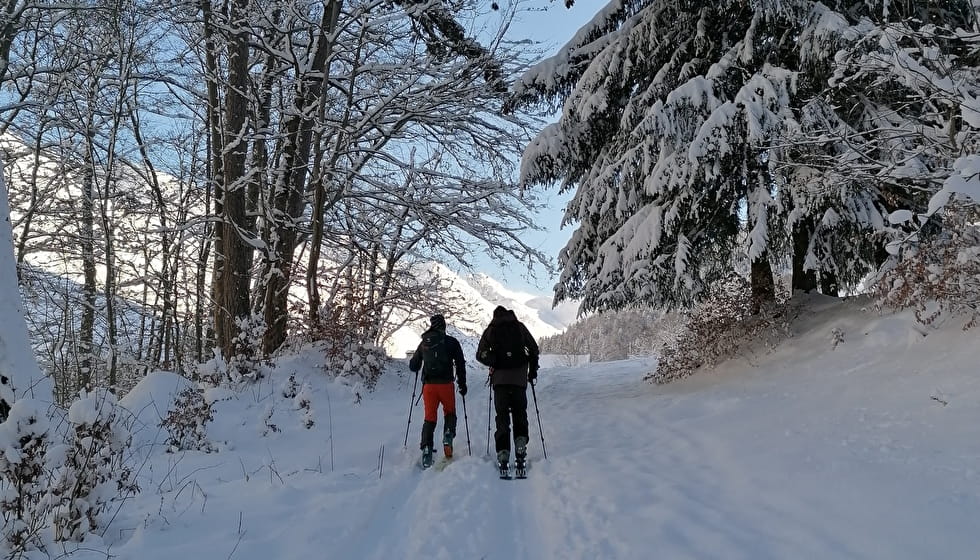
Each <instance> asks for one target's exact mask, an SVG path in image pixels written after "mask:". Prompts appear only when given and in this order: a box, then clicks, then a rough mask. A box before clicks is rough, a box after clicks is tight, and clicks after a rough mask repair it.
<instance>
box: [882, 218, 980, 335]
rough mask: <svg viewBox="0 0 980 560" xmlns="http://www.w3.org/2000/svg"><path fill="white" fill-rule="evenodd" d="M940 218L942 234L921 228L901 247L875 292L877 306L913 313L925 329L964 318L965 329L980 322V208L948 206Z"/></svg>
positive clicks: (940, 231) (939, 231) (883, 274)
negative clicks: (944, 318) (941, 319)
mask: <svg viewBox="0 0 980 560" xmlns="http://www.w3.org/2000/svg"><path fill="white" fill-rule="evenodd" d="M938 216H941V218H942V228H941V229H940V230H938V231H933V232H930V231H929V230H928V229H927V228H924V231H920V232H919V235H918V236H917V237H915V238H913V239H912V241H911V242H910V243H908V244H906V245H905V246H903V247H902V251H901V252H900V255H898V256H896V257H895V258H894V262H893V263H891V266H890V267H888V268H886V269H885V271H884V272H883V273H882V274H881V276H880V278H879V280H878V282H877V283H876V284H875V288H874V292H875V295H876V296H877V298H878V302H879V304H880V305H883V306H887V307H891V308H896V309H914V310H915V316H916V318H917V319H918V320H919V321H920V322H922V323H923V324H927V325H928V324H932V323H933V322H934V321H935V320H936V319H938V318H939V317H940V316H941V315H942V314H943V313H949V314H954V315H963V316H965V317H966V323H965V324H964V325H963V328H964V329H968V328H970V327H974V326H976V325H977V323H978V322H980V206H977V205H973V204H963V203H951V204H949V205H947V206H946V207H945V208H944V209H943V210H942V211H941V212H940V213H939V214H938ZM933 219H935V218H933ZM927 226H928V223H927ZM937 229H938V228H937Z"/></svg>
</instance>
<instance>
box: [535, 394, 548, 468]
mask: <svg viewBox="0 0 980 560" xmlns="http://www.w3.org/2000/svg"><path fill="white" fill-rule="evenodd" d="M531 396H532V397H534V413H535V414H536V415H537V416H538V434H540V435H541V451H542V452H544V458H545V459H547V458H548V450H547V449H545V448H544V431H543V430H542V429H541V411H540V410H538V395H537V393H536V392H535V391H534V381H532V382H531Z"/></svg>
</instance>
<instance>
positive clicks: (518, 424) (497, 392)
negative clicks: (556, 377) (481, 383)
mask: <svg viewBox="0 0 980 560" xmlns="http://www.w3.org/2000/svg"><path fill="white" fill-rule="evenodd" d="M493 408H494V410H495V411H496V412H497V431H496V432H494V434H493V438H494V443H495V444H496V446H497V451H498V452H500V451H502V450H504V449H506V450H508V451H510V419H511V416H513V417H514V439H517V438H519V437H524V438H526V439H529V438H528V433H527V387H521V386H520V385H494V386H493Z"/></svg>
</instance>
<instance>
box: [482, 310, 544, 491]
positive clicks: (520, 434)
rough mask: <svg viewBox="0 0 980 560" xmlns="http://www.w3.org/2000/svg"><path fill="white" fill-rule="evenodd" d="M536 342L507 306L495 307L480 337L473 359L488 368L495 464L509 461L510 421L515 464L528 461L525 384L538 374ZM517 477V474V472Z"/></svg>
mask: <svg viewBox="0 0 980 560" xmlns="http://www.w3.org/2000/svg"><path fill="white" fill-rule="evenodd" d="M538 355H539V350H538V343H537V342H536V341H535V340H534V337H533V336H531V333H530V331H528V330H527V327H526V326H524V323H522V322H520V321H518V320H517V315H515V314H514V312H513V311H511V310H510V309H506V308H504V307H503V306H497V308H496V309H494V310H493V319H492V320H491V321H490V325H489V326H488V327H487V329H486V330H485V331H483V336H482V337H480V345H479V346H478V347H477V350H476V359H477V361H479V362H480V363H481V364H484V365H486V366H489V367H490V384H491V385H492V386H493V400H494V410H495V411H496V413H497V417H496V422H497V431H496V432H494V443H495V445H496V450H497V464H498V466H499V467H500V469H501V472H503V470H505V469H507V468H508V465H509V463H510V421H511V417H513V420H514V466H515V467H516V469H517V470H518V471H522V470H523V469H524V468H525V465H526V460H527V444H528V441H529V437H528V422H527V384H528V382H531V383H532V384H533V383H534V380H535V379H537V377H538ZM519 476H520V475H519Z"/></svg>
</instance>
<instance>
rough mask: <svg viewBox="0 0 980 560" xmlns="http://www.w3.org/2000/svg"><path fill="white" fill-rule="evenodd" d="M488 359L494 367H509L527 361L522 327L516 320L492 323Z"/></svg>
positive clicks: (517, 365) (520, 364) (518, 365)
mask: <svg viewBox="0 0 980 560" xmlns="http://www.w3.org/2000/svg"><path fill="white" fill-rule="evenodd" d="M489 339H490V344H489V346H490V356H491V358H490V360H491V362H492V364H493V367H495V368H501V369H510V368H516V367H520V366H523V365H524V364H526V363H527V362H528V357H527V349H526V348H525V344H524V329H522V328H521V324H520V323H518V322H517V321H508V322H505V323H499V324H496V325H493V327H492V328H491V331H490V337H489Z"/></svg>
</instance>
